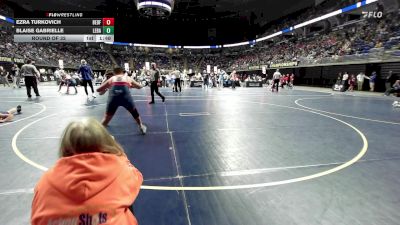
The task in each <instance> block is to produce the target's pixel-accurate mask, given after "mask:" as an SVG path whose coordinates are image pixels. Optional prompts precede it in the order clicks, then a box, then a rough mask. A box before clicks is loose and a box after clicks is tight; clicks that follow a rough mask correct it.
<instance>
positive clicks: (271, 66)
mask: <svg viewBox="0 0 400 225" xmlns="http://www.w3.org/2000/svg"><path fill="white" fill-rule="evenodd" d="M298 65H299V62H298V61H297V62H284V63H271V64H270V65H269V68H272V69H273V68H282V67H294V66H298Z"/></svg>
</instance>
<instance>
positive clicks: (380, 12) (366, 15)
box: [362, 11, 383, 19]
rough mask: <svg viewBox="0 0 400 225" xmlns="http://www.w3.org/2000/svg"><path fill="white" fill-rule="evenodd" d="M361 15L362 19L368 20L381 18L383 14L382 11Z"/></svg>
mask: <svg viewBox="0 0 400 225" xmlns="http://www.w3.org/2000/svg"><path fill="white" fill-rule="evenodd" d="M362 15H363V18H365V19H369V18H374V19H380V18H382V17H383V12H382V11H363V12H362Z"/></svg>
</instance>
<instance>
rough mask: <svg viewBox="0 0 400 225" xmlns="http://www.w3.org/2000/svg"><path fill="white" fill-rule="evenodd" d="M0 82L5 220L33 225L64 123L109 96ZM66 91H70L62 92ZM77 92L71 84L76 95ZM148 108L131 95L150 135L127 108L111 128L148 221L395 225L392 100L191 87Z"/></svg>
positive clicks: (396, 155)
mask: <svg viewBox="0 0 400 225" xmlns="http://www.w3.org/2000/svg"><path fill="white" fill-rule="evenodd" d="M39 90H40V92H41V95H42V97H41V99H39V100H35V98H33V100H32V101H27V99H26V93H25V89H24V88H22V89H9V88H2V87H1V88H0V111H5V110H8V109H9V108H12V107H15V106H16V105H22V109H23V113H22V114H21V115H17V116H16V118H15V120H14V122H9V123H4V124H0V170H1V173H0V202H1V204H0V224H4V225H7V224H10V225H20V224H21V225H26V224H29V218H30V208H31V207H30V204H31V201H32V197H33V194H32V193H33V188H34V186H35V184H36V182H37V181H38V179H39V178H40V176H41V175H42V174H43V171H44V170H46V169H47V168H49V167H51V166H52V165H53V164H54V162H55V161H56V160H57V153H58V144H59V141H60V136H61V134H62V131H63V129H64V128H65V127H66V125H67V124H68V123H69V122H70V121H72V120H75V119H78V118H82V117H94V118H96V119H99V120H100V119H101V118H102V115H103V113H104V111H105V102H106V97H105V96H100V97H98V98H96V99H95V100H93V101H91V102H87V101H86V98H85V96H84V95H83V89H81V88H79V94H78V95H65V94H58V93H57V92H56V90H57V87H56V86H41V87H39ZM64 91H65V88H64ZM72 92H74V91H72ZM161 92H162V93H164V94H165V95H166V97H167V101H166V102H165V103H162V102H161V101H160V99H159V98H158V99H157V98H156V99H157V101H156V104H155V105H148V104H147V102H148V101H149V97H148V96H149V89H148V88H145V89H142V90H135V91H132V94H133V96H134V99H135V101H136V106H137V108H138V111H139V113H140V114H141V117H142V119H143V121H144V123H145V124H146V125H147V126H148V133H147V135H145V136H142V135H140V134H139V131H138V128H137V126H136V124H135V123H134V121H133V119H132V118H131V117H130V115H129V114H128V112H126V111H125V110H124V109H123V108H120V109H119V110H118V112H117V114H116V116H115V117H114V119H113V120H112V121H111V123H110V127H109V128H108V129H109V131H110V132H111V134H112V135H114V136H115V138H116V139H117V140H118V141H119V142H120V143H121V144H122V146H123V147H124V148H125V151H126V152H127V154H128V156H129V158H130V159H131V161H132V163H133V164H134V165H135V166H136V167H137V168H138V169H139V170H140V171H141V172H142V173H143V176H144V179H145V181H144V186H143V187H142V191H141V192H140V194H139V197H138V199H137V200H136V202H135V204H134V206H133V207H134V212H135V215H136V217H137V219H138V221H139V223H140V224H143V225H163V224H165V225H253V224H254V225H256V224H257V225H258V224H259V225H264V224H268V225H274V224H279V225H281V224H284V225H289V224H307V225H311V224H315V225H317V224H318V225H320V224H335V225H337V224H348V225H356V224H360V225H361V224H362V225H365V224H377V225H384V224H385V225H386V224H399V221H400V214H399V212H400V194H399V190H400V179H399V174H400V145H399V144H400V142H399V134H400V109H395V108H393V107H392V102H393V99H392V98H388V97H383V96H380V95H367V94H363V93H355V94H353V93H351V94H343V93H334V94H332V93H331V92H330V90H325V91H322V92H321V90H320V89H313V88H295V89H294V90H282V91H281V92H279V93H271V92H269V91H267V90H266V88H262V89H261V88H254V89H252V88H239V89H237V90H234V91H233V90H231V89H223V90H217V89H211V90H208V91H205V90H202V89H185V90H184V91H183V92H182V93H173V92H172V90H171V89H169V88H168V89H165V88H163V89H161Z"/></svg>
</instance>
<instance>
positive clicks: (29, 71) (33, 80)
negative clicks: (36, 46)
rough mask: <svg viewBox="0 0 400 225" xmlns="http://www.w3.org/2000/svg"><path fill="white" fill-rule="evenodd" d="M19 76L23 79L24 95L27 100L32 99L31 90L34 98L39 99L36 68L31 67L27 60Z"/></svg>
mask: <svg viewBox="0 0 400 225" xmlns="http://www.w3.org/2000/svg"><path fill="white" fill-rule="evenodd" d="M20 74H21V75H22V76H23V77H24V79H25V86H26V93H27V94H28V98H32V95H31V88H33V91H34V92H35V94H36V97H40V95H39V90H38V87H37V82H38V80H39V78H40V73H39V71H38V70H37V69H36V66H34V65H33V62H32V60H30V59H28V61H27V63H26V64H24V65H23V66H22V67H21V71H20Z"/></svg>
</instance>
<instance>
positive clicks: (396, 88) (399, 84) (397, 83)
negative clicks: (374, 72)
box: [385, 80, 400, 96]
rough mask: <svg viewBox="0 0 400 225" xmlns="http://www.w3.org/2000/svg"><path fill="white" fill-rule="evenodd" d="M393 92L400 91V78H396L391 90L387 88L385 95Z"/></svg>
mask: <svg viewBox="0 0 400 225" xmlns="http://www.w3.org/2000/svg"><path fill="white" fill-rule="evenodd" d="M393 93H397V94H398V93H400V80H396V81H395V83H394V84H393V86H392V88H390V89H389V90H386V92H385V95H386V96H389V95H390V94H393Z"/></svg>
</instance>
